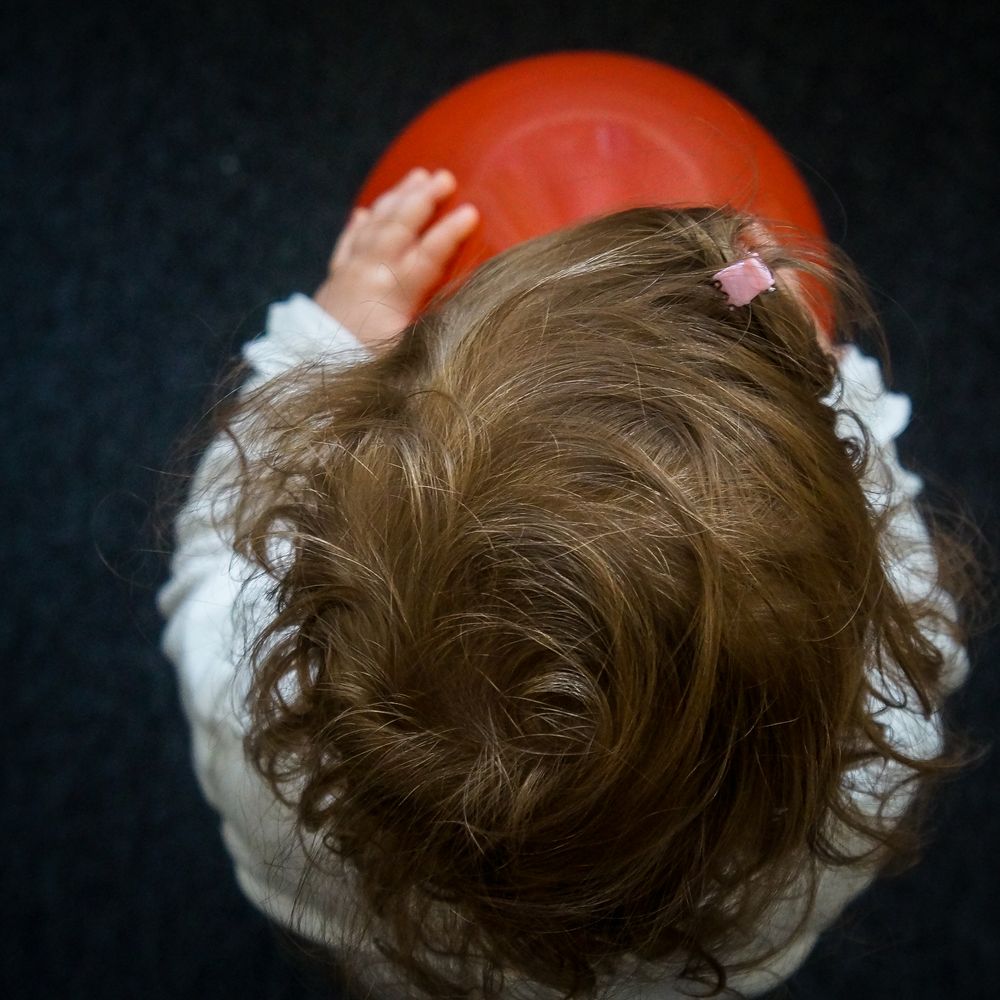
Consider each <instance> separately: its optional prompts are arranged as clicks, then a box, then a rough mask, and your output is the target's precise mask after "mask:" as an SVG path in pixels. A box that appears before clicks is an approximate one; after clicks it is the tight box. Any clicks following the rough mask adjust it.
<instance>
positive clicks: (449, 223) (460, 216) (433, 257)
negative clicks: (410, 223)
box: [415, 202, 479, 267]
mask: <svg viewBox="0 0 1000 1000" xmlns="http://www.w3.org/2000/svg"><path fill="white" fill-rule="evenodd" d="M477 225H479V209H477V208H476V206H475V205H473V204H471V203H469V202H466V203H465V204H464V205H459V206H458V208H456V209H455V210H454V211H451V212H449V213H448V214H447V215H445V216H444V217H443V218H441V219H439V220H438V221H437V222H435V223H434V225H433V226H431V227H430V229H428V230H427V232H426V233H424V235H423V236H422V237H421V238H420V241H419V243H418V244H417V246H416V248H415V249H416V250H417V251H418V252H419V253H420V254H421V255H422V256H423V257H426V258H428V259H429V260H430V261H431V262H433V263H434V264H435V265H436V266H440V267H443V266H444V265H445V264H446V263H447V262H448V260H449V259H450V258H451V256H452V254H454V252H455V250H456V249H457V248H458V245H459V243H461V242H462V240H464V239H465V238H466V237H467V236H469V234H470V233H471V232H472V231H473V229H475V228H476V226H477Z"/></svg>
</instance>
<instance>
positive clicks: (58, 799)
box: [0, 0, 1000, 1000]
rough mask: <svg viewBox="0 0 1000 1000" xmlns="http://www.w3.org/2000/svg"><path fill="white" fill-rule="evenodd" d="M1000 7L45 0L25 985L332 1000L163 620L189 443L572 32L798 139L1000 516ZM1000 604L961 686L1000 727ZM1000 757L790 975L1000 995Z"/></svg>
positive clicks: (918, 380) (22, 935)
mask: <svg viewBox="0 0 1000 1000" xmlns="http://www.w3.org/2000/svg"><path fill="white" fill-rule="evenodd" d="M997 9H998V8H997V7H996V6H995V5H987V4H974V3H971V4H965V5H964V6H963V5H954V6H950V5H945V4H941V3H929V2H926V0H917V2H914V3H910V4H905V5H904V4H861V3H856V4H853V5H851V4H847V5H845V4H834V5H829V4H823V5H819V4H815V5H809V4H804V3H798V4H792V3H784V4H782V3H778V2H771V0H757V2H755V3H752V4H740V3H732V2H720V3H716V4H713V5H696V4H690V3H687V4H681V3H670V2H667V0H658V2H656V3H648V2H645V0H643V2H638V3H632V4H627V5H622V6H619V5H613V4H608V3H595V2H589V0H582V2H580V3H577V4H567V3H549V4H546V3H541V4H522V3H512V2H509V0H495V2H493V3H491V4H484V5H482V6H477V5H475V4H471V5H469V4H467V5H466V6H465V7H464V8H463V9H461V10H458V9H455V8H451V7H449V6H445V5H443V4H440V5H434V4H432V3H429V2H422V3H421V2H416V0H414V2H411V3H395V4H393V3H390V4H388V5H386V4H385V3H382V4H377V5H373V6H364V5H357V4H350V5H349V4H338V3H335V2H326V3H319V2H305V0H291V2H283V3H279V2H273V3H261V2H258V0H244V2H242V3H234V2H229V0H225V2H214V3H213V2H211V0H209V2H207V3H200V4H194V3H190V2H188V0H177V2H171V3H167V2H163V0H149V2H146V3H141V4H139V3H123V4H122V5H121V6H120V7H114V6H112V5H109V4H102V3H100V2H99V0H98V2H96V3H82V4H74V5H72V6H70V5H66V6H63V7H57V6H53V5H45V4H37V3H31V4H29V3H14V4H12V5H8V6H7V7H6V10H5V13H4V14H3V17H2V25H3V30H2V31H0V177H2V185H3V186H2V193H0V221H2V234H0V235H2V244H0V250H2V255H3V262H4V263H3V268H2V272H0V274H2V279H0V289H2V296H3V299H2V304H3V315H4V316H5V320H4V326H5V329H6V331H7V332H6V334H5V341H4V342H5V343H7V345H8V348H9V350H8V354H7V355H6V357H5V360H4V363H3V368H2V371H3V374H2V384H3V390H4V402H3V408H2V411H0V417H2V420H3V432H2V435H0V442H2V448H3V458H2V462H3V468H4V488H3V499H4V504H5V507H4V510H5V516H4V522H3V523H4V524H6V526H7V527H6V539H5V542H4V544H3V547H2V548H3V570H2V572H3V575H2V578H0V579H2V580H3V583H4V591H5V593H6V594H7V598H6V602H7V612H6V613H5V615H4V616H3V621H2V636H3V648H4V658H3V669H4V671H5V675H8V676H9V677H10V678H11V685H10V687H9V688H8V689H7V690H8V694H7V696H6V699H5V701H6V703H7V706H8V707H7V711H6V712H5V719H6V721H5V723H4V727H3V732H4V737H5V750H4V782H5V787H4V792H3V803H4V818H3V831H4V833H5V836H6V838H7V844H8V847H7V849H6V855H5V856H4V860H3V869H4V878H3V888H2V908H3V918H4V922H3V940H4V946H3V982H2V984H0V992H2V993H3V995H5V996H7V997H19V998H20V997H45V998H49V997H66V998H90V997H112V998H117V997H143V998H146V1000H154V998H160V997H198V998H220V1000H222V998H233V1000H236V998H239V1000H251V998H265V997H266V998H269V1000H278V998H292V997H314V996H319V993H318V992H317V991H316V989H315V987H314V986H312V985H310V984H307V983H305V982H303V981H302V979H301V977H300V975H299V973H298V972H297V971H296V970H295V969H294V968H293V966H292V965H291V964H290V963H289V962H288V961H287V960H286V958H285V957H284V956H283V955H282V953H281V952H280V950H279V948H278V946H277V944H276V943H275V941H274V939H273V938H272V936H271V934H270V932H269V930H268V927H267V925H266V924H265V922H264V920H263V918H261V917H259V916H258V915H257V913H256V912H255V911H254V910H253V909H252V908H251V907H250V905H249V904H248V903H247V902H245V901H244V899H243V897H242V895H241V894H240V892H239V890H238V888H237V886H236V883H235V882H234V880H233V878H232V876H231V869H230V864H229V859H228V856H227V854H226V853H225V851H224V848H223V845H222V842H221V841H220V839H219V836H218V829H217V823H216V818H215V816H214V815H213V813H212V812H211V810H210V809H209V807H208V806H207V805H206V804H205V802H204V801H203V800H202V798H201V796H200V794H199V791H198V789H197V786H196V784H195V780H194V776H193V773H192V770H191V766H190V762H189V756H188V753H189V750H188V732H187V727H186V722H185V720H184V718H183V716H182V713H181V709H180V706H179V703H178V700H177V689H176V685H175V682H174V678H173V676H172V674H171V671H170V669H169V668H168V665H167V664H166V662H165V661H164V659H163V658H162V656H161V655H160V653H159V652H158V648H157V642H158V638H159V629H160V623H159V620H158V618H157V615H156V612H155V609H154V607H153V603H152V602H153V593H154V590H155V588H156V586H157V585H158V584H159V583H160V582H161V581H162V579H163V578H164V575H165V562H164V559H163V557H162V556H161V555H160V554H159V553H158V551H157V549H158V546H159V543H158V542H157V538H156V534H155V532H154V531H153V528H154V526H155V523H156V510H157V508H156V506H155V501H156V498H157V496H158V494H159V492H160V490H161V488H162V484H163V481H164V480H163V476H162V475H161V474H160V470H163V469H166V468H170V467H173V464H172V463H173V447H174V443H175V442H176V441H177V440H178V439H179V438H180V436H181V435H182V433H183V432H184V431H185V430H187V429H188V428H189V427H190V425H191V424H192V423H193V422H194V421H195V420H196V419H197V418H198V417H199V416H200V415H201V413H203V412H204V409H205V407H206V406H207V405H208V403H209V402H210V401H211V400H212V399H213V398H214V397H213V388H212V387H213V384H214V382H215V379H216V377H217V375H218V374H219V372H220V371H221V369H222V368H223V366H224V365H225V364H226V363H227V362H228V360H229V359H230V358H231V357H232V356H233V353H234V352H235V351H236V349H237V348H238V346H239V345H240V343H241V342H242V341H243V340H245V339H247V338H249V337H250V336H252V335H254V334H256V333H257V332H258V331H259V329H260V327H261V323H262V321H263V317H264V311H265V308H266V306H267V304H268V303H269V302H271V301H273V300H275V299H277V298H281V297H285V296H287V295H288V294H290V293H291V292H293V291H296V290H301V291H306V292H310V291H312V290H313V288H314V287H315V285H316V284H317V282H318V280H319V278H320V276H321V274H322V272H323V268H324V266H325V260H326V257H327V255H328V252H329V249H330V247H331V246H332V244H333V240H334V238H335V236H336V234H337V233H338V232H339V229H340V226H341V225H342V223H343V222H344V219H345V214H346V211H347V207H348V205H349V203H350V201H351V199H352V197H353V196H354V193H355V192H356V191H357V190H358V188H359V186H360V185H361V183H362V181H363V179H364V178H365V176H366V174H367V172H368V170H369V169H370V168H371V166H372V164H373V163H374V162H375V160H376V159H377V157H378V156H379V154H380V153H381V151H382V150H383V149H384V148H385V146H386V145H387V144H388V143H389V141H390V140H391V139H392V138H393V137H394V136H395V135H396V134H397V133H398V131H399V130H400V129H402V128H403V127H404V126H405V124H406V123H407V122H408V121H409V120H410V119H411V118H412V117H413V116H414V115H415V114H416V113H418V112H419V111H420V110H422V109H423V108H424V107H425V106H426V105H427V104H428V103H430V102H431V101H432V100H434V99H435V98H437V97H438V96H440V95H441V94H443V93H444V92H445V91H446V90H448V89H449V88H451V87H453V86H455V85H456V84H458V83H460V82H462V81H464V80H465V79H467V78H468V77H470V76H473V75H475V74H477V73H479V72H481V71H483V70H485V69H488V68H490V67H492V66H495V65H498V64H500V63H502V62H505V61H508V60H511V59H515V58H518V57H521V56H526V55H530V54H534V53H540V52H545V51H551V50H556V49H582V48H601V49H614V50H619V51H623V52H632V53H635V54H638V55H645V56H649V57H653V58H656V59H660V60H662V61H665V62H669V63H673V64H675V65H677V66H679V67H681V68H684V69H687V70H690V71H692V72H694V73H696V74H698V75H700V76H702V77H704V78H705V79H707V80H708V81H710V82H711V83H713V84H715V85H716V86H718V87H720V88H722V89H723V90H724V91H726V92H727V93H729V94H730V95H732V96H733V97H734V98H735V99H736V100H738V101H739V102H741V103H742V104H743V105H745V106H746V107H747V108H748V109H749V110H750V111H751V112H753V113H754V114H755V115H756V116H757V117H758V118H759V119H760V120H761V121H762V122H763V123H764V124H765V125H766V126H767V127H768V128H769V129H770V130H771V131H772V132H773V134H774V135H775V136H776V137H777V138H778V139H779V140H780V141H781V142H782V143H783V145H784V146H785V148H786V149H788V150H789V151H790V152H791V153H792V154H793V155H794V156H795V158H796V160H797V162H798V164H799V166H800V168H801V170H802V171H803V173H804V175H805V176H806V178H807V180H808V182H809V184H810V185H811V187H812V189H813V191H814V192H815V194H816V196H817V198H818V200H819V203H820V205H821V208H822V211H823V215H824V219H825V221H826V223H827V226H828V229H829V231H830V234H831V237H832V238H833V239H834V240H835V241H836V242H838V243H840V244H841V245H842V246H843V247H844V248H845V249H846V250H847V251H848V253H850V254H851V255H852V256H853V257H854V259H855V260H856V261H857V262H858V264H859V266H860V268H861V270H862V272H863V273H864V274H865V275H866V276H867V278H868V279H869V281H870V282H871V285H872V287H873V288H874V290H875V294H876V298H877V301H878V303H879V305H880V308H881V309H882V311H883V319H884V322H885V325H886V329H887V333H888V337H889V344H890V348H891V352H892V358H893V362H894V385H895V387H897V388H899V389H900V390H901V391H904V392H907V393H909V394H910V395H911V397H912V399H913V403H914V418H913V421H912V424H911V427H910V429H909V430H908V431H907V432H906V434H905V435H904V436H903V438H902V440H901V442H900V450H901V453H902V455H903V459H904V462H905V463H906V464H908V465H909V466H910V467H911V468H914V469H916V470H918V471H920V472H922V473H923V474H924V475H925V477H926V478H927V480H928V493H927V497H928V499H929V501H933V502H934V503H936V504H940V505H944V506H945V507H949V506H950V509H953V510H957V511H959V512H962V513H964V515H965V517H966V519H967V522H968V524H969V525H970V526H971V527H973V528H976V529H978V531H979V532H981V534H982V536H983V544H984V545H985V543H986V541H987V540H988V539H989V538H991V537H995V531H996V527H997V514H998V497H997V493H996V487H995V478H994V477H995V470H996V469H997V468H998V466H1000V430H998V428H1000V393H998V389H1000V376H998V361H1000V349H998V335H997V330H996V319H997V306H998V300H1000V296H998V290H997V289H998V281H997V261H998V254H1000V246H998V240H997V234H998V228H997V222H998V211H997V205H998V200H997V196H998V188H997V176H998V169H997V154H998V145H1000V144H998V142H997V114H996V109H997V97H998V95H997V77H998V74H997V69H996V64H997V61H998V59H997V53H998V44H997V43H998V38H1000V33H998V31H997V15H996V14H995V13H992V12H991V13H987V11H995V10H997ZM997 651H998V649H997V633H996V631H995V630H992V629H985V630H983V632H982V634H980V635H979V636H977V637H976V639H975V640H974V642H973V644H972V653H973V662H974V675H973V677H972V679H971V680H970V681H969V683H968V685H967V687H966V688H965V689H964V690H963V691H962V693H961V694H960V695H959V696H958V697H957V698H955V700H954V702H953V704H952V713H951V717H952V720H953V722H954V724H955V725H956V726H958V727H959V728H961V729H962V730H963V731H965V732H967V733H969V734H970V735H971V736H972V737H973V738H976V739H979V740H985V741H989V740H990V739H992V735H993V733H994V731H995V726H996V723H997V719H998V717H1000V707H998V706H1000V682H998V679H997V674H996V671H995V663H996V660H997ZM997 773H998V765H997V759H996V756H995V755H994V754H990V755H989V756H987V757H986V758H985V760H984V762H983V763H982V764H981V765H979V766H978V767H977V768H975V769H974V770H972V771H971V772H969V773H968V774H966V775H965V776H964V777H962V778H961V780H959V781H957V782H954V783H952V784H950V785H948V786H947V787H946V788H945V789H944V790H943V791H942V792H941V794H940V795H939V797H938V799H937V801H936V805H935V809H934V813H933V820H932V832H933V837H932V839H931V842H930V844H929V846H928V849H927V851H926V855H925V858H924V861H923V862H922V864H921V865H920V866H919V867H917V868H916V869H914V870H912V871H910V872H908V873H906V874H904V875H902V876H899V877H895V878H889V879H885V880H883V881H881V882H879V883H878V884H877V885H876V886H875V887H874V888H873V889H872V890H871V891H870V892H869V893H868V894H867V895H865V896H864V897H863V898H862V899H861V900H859V901H858V902H857V903H856V904H855V905H854V906H852V908H851V909H850V911H849V913H848V915H847V918H846V919H845V920H844V921H843V922H842V923H841V924H840V925H839V926H838V928H837V929H836V930H834V931H831V932H830V933H829V934H828V935H827V937H826V938H825V939H824V941H823V942H822V944H821V945H820V946H819V947H818V948H817V950H816V951H815V952H814V954H813V955H812V956H811V957H810V959H809V960H808V962H807V964H806V965H805V966H804V967H803V968H802V970H801V971H800V972H799V973H798V974H797V975H796V976H795V977H794V979H793V980H792V981H791V982H790V984H789V985H788V988H787V991H786V993H785V995H787V996H791V997H798V998H810V1000H813V998H815V1000H820V998H834V997H838V998H840V997H850V998H851V1000H869V998H882V997H886V998H889V997H891V998H893V1000H925V998H926V1000H932V998H933V1000H938V998H941V997H962V998H966V1000H970V998H980V997H982V998H987V997H994V996H996V995H997V990H998V986H997V983H998V982H1000V948H998V941H1000V904H998V896H1000V879H998V864H997V861H996V850H997V846H998V845H1000V810H998V806H1000V791H998V782H997Z"/></svg>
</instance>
